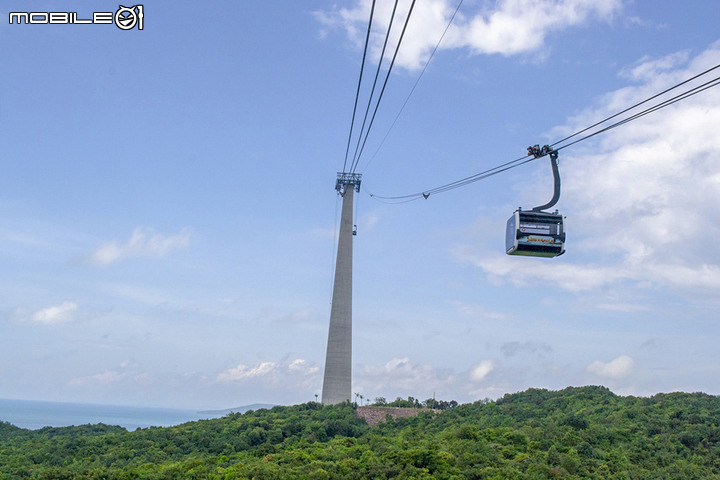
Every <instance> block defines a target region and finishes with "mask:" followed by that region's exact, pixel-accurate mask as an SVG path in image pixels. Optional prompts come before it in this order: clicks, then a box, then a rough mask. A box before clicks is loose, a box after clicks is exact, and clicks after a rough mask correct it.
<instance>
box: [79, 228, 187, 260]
mask: <svg viewBox="0 0 720 480" xmlns="http://www.w3.org/2000/svg"><path fill="white" fill-rule="evenodd" d="M189 244H190V231H189V230H188V229H187V228H185V229H183V230H182V231H181V232H180V233H178V234H176V235H161V234H159V233H155V232H154V231H153V230H152V229H147V228H141V227H138V228H136V229H135V230H134V231H133V233H132V235H131V236H130V239H129V240H128V241H127V242H126V243H118V242H117V241H116V240H113V241H112V242H109V243H106V244H105V245H103V246H102V247H100V248H98V249H97V250H95V251H94V252H93V253H92V254H91V255H90V261H91V262H92V263H95V264H98V265H108V264H110V263H113V262H115V261H117V260H120V259H122V258H130V257H162V256H164V255H167V254H168V253H170V252H172V251H175V250H179V249H181V248H185V247H187V246H188V245H189Z"/></svg>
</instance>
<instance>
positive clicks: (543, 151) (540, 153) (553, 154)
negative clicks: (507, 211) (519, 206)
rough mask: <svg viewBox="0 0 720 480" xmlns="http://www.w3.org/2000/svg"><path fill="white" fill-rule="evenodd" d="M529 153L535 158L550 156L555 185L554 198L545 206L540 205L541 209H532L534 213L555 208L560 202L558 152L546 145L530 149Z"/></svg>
mask: <svg viewBox="0 0 720 480" xmlns="http://www.w3.org/2000/svg"><path fill="white" fill-rule="evenodd" d="M527 151H528V155H532V156H534V157H535V158H540V157H544V156H545V155H549V156H550V166H551V167H552V172H553V181H554V184H555V185H554V189H553V197H552V198H551V199H550V201H549V202H548V203H546V204H545V205H540V206H539V207H535V208H533V209H532V211H533V212H541V211H543V210H545V209H548V208H551V207H553V206H554V205H555V204H556V203H557V202H558V200H560V170H559V169H558V152H557V150H554V149H553V148H552V147H551V146H549V145H544V146H543V147H542V148H541V147H540V145H534V146H532V147H528V149H527Z"/></svg>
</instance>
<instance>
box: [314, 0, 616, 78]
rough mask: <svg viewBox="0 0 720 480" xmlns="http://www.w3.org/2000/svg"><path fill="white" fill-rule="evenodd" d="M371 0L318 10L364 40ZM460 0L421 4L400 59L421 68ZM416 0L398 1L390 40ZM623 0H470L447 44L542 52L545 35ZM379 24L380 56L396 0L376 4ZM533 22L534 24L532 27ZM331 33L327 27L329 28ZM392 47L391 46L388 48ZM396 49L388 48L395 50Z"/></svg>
mask: <svg viewBox="0 0 720 480" xmlns="http://www.w3.org/2000/svg"><path fill="white" fill-rule="evenodd" d="M370 4H371V1H370V0H358V1H357V2H355V5H354V6H352V7H349V8H340V9H337V8H336V9H335V10H333V11H320V12H316V18H317V19H318V20H319V21H320V22H321V23H322V24H323V26H324V27H325V28H329V29H333V28H341V29H343V30H345V32H346V34H347V36H348V37H349V38H350V40H351V41H352V42H354V43H355V44H356V45H363V44H364V35H365V33H364V32H365V31H366V29H367V27H366V25H367V20H368V18H369V14H370ZM456 5H457V2H455V1H452V0H428V1H426V2H423V6H422V8H415V9H414V10H413V13H412V18H411V20H410V23H409V24H408V28H407V31H406V33H405V37H404V38H403V43H402V47H401V49H400V52H399V53H398V57H397V59H396V64H397V65H399V66H402V67H405V68H408V69H418V68H420V67H422V66H423V65H424V64H425V62H426V61H427V59H428V57H429V55H430V53H431V52H432V50H433V49H434V48H435V45H436V44H437V41H438V39H439V38H440V36H441V35H442V33H443V31H444V30H445V28H446V26H447V24H448V21H449V20H450V18H451V16H452V14H453V12H454V11H455V7H456ZM409 7H410V0H402V1H400V3H399V5H398V12H399V13H398V14H396V15H397V16H399V18H400V20H398V19H397V18H396V21H395V22H394V24H393V32H392V33H391V39H390V42H389V44H390V45H395V44H397V41H398V38H399V36H400V31H401V28H402V23H403V22H402V19H404V18H405V15H406V14H407V12H408V10H409ZM621 7H622V1H621V0H595V1H588V0H536V1H534V2H527V1H525V0H502V1H499V2H497V3H494V5H493V8H484V9H482V10H480V11H473V12H470V9H471V7H470V6H469V5H468V6H466V7H464V8H463V9H461V10H460V13H459V14H458V16H457V17H456V18H455V20H454V22H453V25H452V26H451V27H450V29H449V30H448V32H447V34H446V36H445V38H444V40H443V43H442V44H441V46H440V48H441V49H457V48H462V49H466V50H469V51H471V52H472V53H474V54H501V55H517V54H525V53H529V52H537V51H538V50H541V49H542V48H543V47H544V43H545V38H546V37H547V35H548V34H550V33H551V32H554V31H559V30H564V29H567V28H570V27H574V26H578V25H583V24H585V23H588V22H590V21H593V20H596V19H599V20H603V21H607V20H609V19H611V18H612V16H613V15H614V14H615V13H616V12H618V11H619V10H620V8H621ZM375 10H376V11H375V14H374V25H375V27H374V29H373V34H372V36H371V42H372V43H371V54H372V55H373V57H374V59H375V60H376V61H377V59H378V58H379V56H380V52H381V51H382V43H383V41H384V38H385V32H386V30H387V26H388V23H389V21H390V18H391V12H392V2H378V4H376V7H375ZM529 25H531V26H532V28H528V26H529ZM323 33H326V32H323ZM389 50H391V49H388V51H389ZM392 54H393V52H392V51H389V52H386V55H388V56H391V55H392Z"/></svg>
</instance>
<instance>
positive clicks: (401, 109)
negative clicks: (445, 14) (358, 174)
mask: <svg viewBox="0 0 720 480" xmlns="http://www.w3.org/2000/svg"><path fill="white" fill-rule="evenodd" d="M462 4H463V0H460V3H458V5H457V7H455V11H454V12H453V14H452V16H451V17H450V20H449V21H448V23H447V25H446V26H445V30H443V33H442V35H441V36H440V39H439V40H438V41H437V43H436V44H435V48H434V49H433V51H432V53H431V54H430V57H428V59H427V62H425V66H424V67H423V69H422V71H421V72H420V75H418V78H417V80H415V84H414V85H413V87H412V89H410V93H408V96H407V98H405V101H404V102H403V104H402V106H401V107H400V110H399V111H398V113H397V115H395V119H394V120H393V122H392V124H391V125H390V128H388V131H387V132H386V133H385V136H384V137H383V139H382V140H381V141H380V145H378V148H377V149H376V150H375V153H373V155H372V157H370V160H368V163H367V165H366V166H365V170H367V169H368V168H369V167H370V163H371V162H372V161H373V160H374V159H375V157H376V156H377V154H378V152H379V151H380V149H381V148H382V146H383V145H384V144H385V140H387V138H388V136H389V135H390V132H391V131H392V129H393V128H395V124H396V123H397V121H398V119H399V118H400V115H402V112H403V110H405V106H406V105H407V104H408V102H409V101H410V97H411V96H412V94H413V93H414V92H415V89H416V88H417V86H418V83H420V79H421V78H422V76H423V75H424V74H425V70H427V68H428V65H430V61H431V60H432V59H433V57H434V56H435V52H437V50H438V48H439V47H440V44H441V43H442V41H443V39H444V38H445V34H447V32H448V30H449V29H450V25H452V23H453V21H454V20H455V17H456V16H457V13H458V11H459V10H460V7H461V6H462Z"/></svg>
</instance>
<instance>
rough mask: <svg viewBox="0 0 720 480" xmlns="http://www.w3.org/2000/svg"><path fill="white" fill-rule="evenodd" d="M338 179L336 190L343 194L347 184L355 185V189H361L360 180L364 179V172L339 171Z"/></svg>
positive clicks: (357, 190)
mask: <svg viewBox="0 0 720 480" xmlns="http://www.w3.org/2000/svg"><path fill="white" fill-rule="evenodd" d="M337 175H338V176H337V181H336V182H335V190H337V191H338V193H339V194H341V195H342V194H343V193H344V192H345V187H346V186H347V185H352V186H353V187H355V191H356V192H359V191H360V182H361V180H362V173H347V172H338V174H337Z"/></svg>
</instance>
